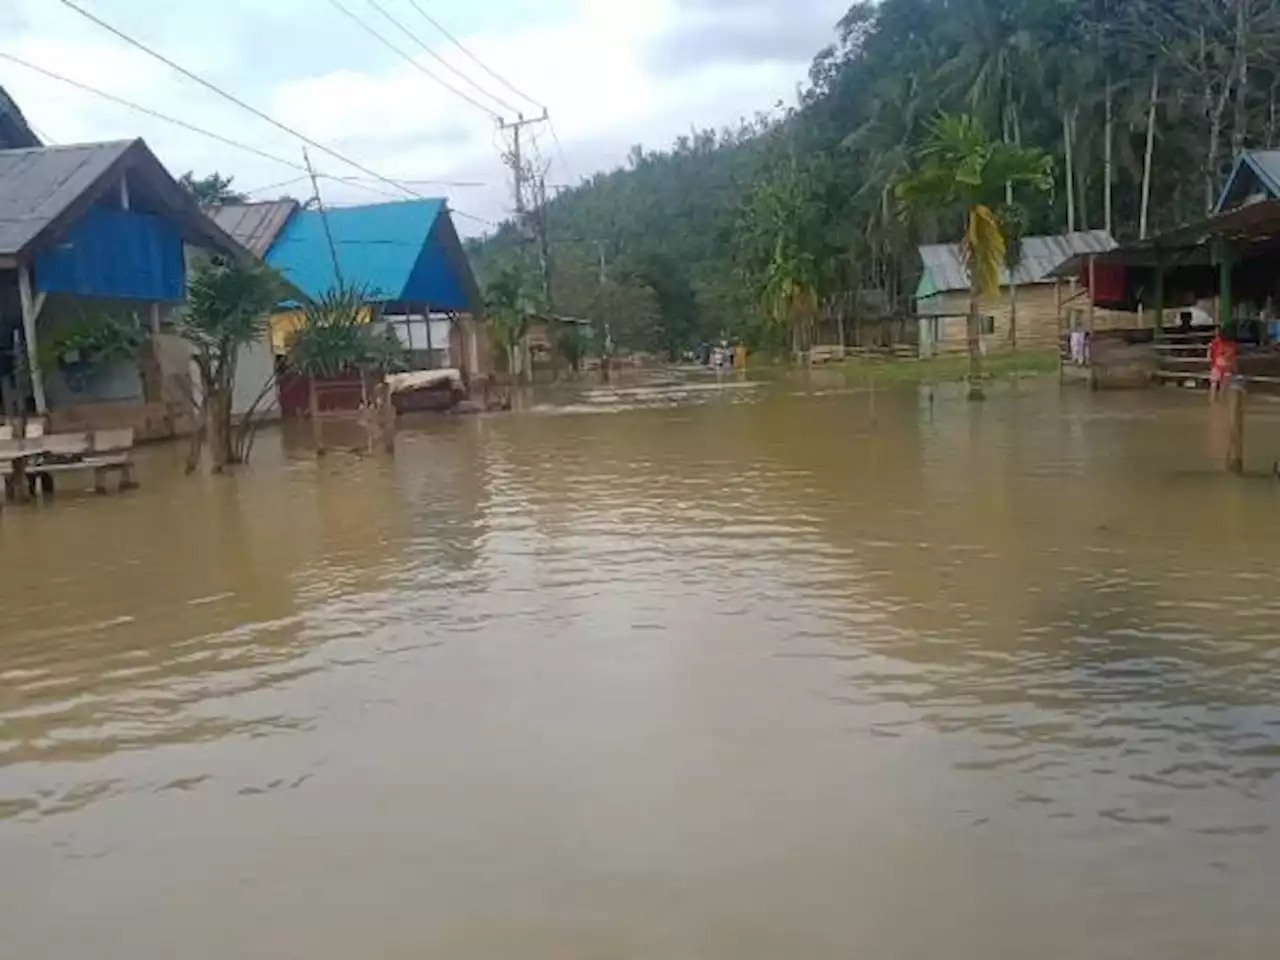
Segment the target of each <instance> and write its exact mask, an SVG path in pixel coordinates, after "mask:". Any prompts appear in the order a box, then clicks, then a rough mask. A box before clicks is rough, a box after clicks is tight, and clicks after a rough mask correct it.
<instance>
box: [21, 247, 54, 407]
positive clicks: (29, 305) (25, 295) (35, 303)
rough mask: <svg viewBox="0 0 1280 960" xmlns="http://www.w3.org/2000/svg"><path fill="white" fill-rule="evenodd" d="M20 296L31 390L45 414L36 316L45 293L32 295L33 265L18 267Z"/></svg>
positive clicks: (37, 405)
mask: <svg viewBox="0 0 1280 960" xmlns="http://www.w3.org/2000/svg"><path fill="white" fill-rule="evenodd" d="M18 296H19V298H20V299H21V301H22V334H23V337H24V339H25V340H26V341H27V365H28V367H29V369H30V373H31V392H32V394H33V395H34V396H35V401H36V413H38V414H39V415H40V416H42V417H43V416H44V415H45V414H47V413H48V412H49V404H48V403H47V402H46V400H45V395H44V372H43V371H42V370H41V369H40V351H39V348H38V345H37V341H36V317H38V316H39V315H40V308H41V307H43V306H44V301H45V295H44V294H43V293H42V294H40V295H39V296H32V293H31V267H30V266H29V265H27V264H23V265H22V266H20V267H18Z"/></svg>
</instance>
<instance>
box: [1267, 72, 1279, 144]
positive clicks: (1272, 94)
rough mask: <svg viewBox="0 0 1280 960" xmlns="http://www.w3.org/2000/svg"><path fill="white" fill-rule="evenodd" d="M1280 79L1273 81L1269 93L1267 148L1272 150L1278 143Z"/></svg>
mask: <svg viewBox="0 0 1280 960" xmlns="http://www.w3.org/2000/svg"><path fill="white" fill-rule="evenodd" d="M1277 83H1280V80H1274V81H1272V83H1271V89H1270V91H1268V94H1267V149H1268V150H1270V149H1271V148H1272V147H1274V146H1275V144H1276V84H1277Z"/></svg>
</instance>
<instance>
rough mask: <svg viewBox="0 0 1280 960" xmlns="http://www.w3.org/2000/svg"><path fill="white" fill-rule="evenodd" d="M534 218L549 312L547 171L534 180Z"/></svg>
mask: <svg viewBox="0 0 1280 960" xmlns="http://www.w3.org/2000/svg"><path fill="white" fill-rule="evenodd" d="M533 201H534V208H533V216H534V221H533V222H534V229H535V230H536V231H537V235H538V261H539V264H540V266H541V267H542V293H543V296H544V298H545V299H546V304H547V311H548V312H550V311H551V309H552V304H551V299H552V298H551V238H550V227H549V224H548V216H549V210H548V208H547V176H546V171H543V172H542V173H540V174H538V175H537V176H536V177H534V180H533Z"/></svg>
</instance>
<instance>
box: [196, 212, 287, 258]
mask: <svg viewBox="0 0 1280 960" xmlns="http://www.w3.org/2000/svg"><path fill="white" fill-rule="evenodd" d="M297 209H298V202H297V201H296V200H272V201H269V202H267V203H243V204H226V205H225V206H216V207H209V208H208V209H207V210H205V213H206V214H207V215H208V216H209V218H210V219H211V220H213V222H214V223H216V224H217V225H218V226H220V227H221V228H222V229H223V230H224V231H225V232H226V233H229V234H230V235H231V236H233V237H235V238H236V240H238V241H239V242H240V244H241V246H243V247H245V248H246V249H248V250H251V251H253V253H254V255H255V256H258V257H263V256H265V255H266V252H267V248H269V247H270V246H271V244H272V242H273V241H274V240H275V239H276V237H277V236H279V234H280V231H281V230H282V229H283V228H284V225H285V224H286V223H288V222H289V218H290V217H291V216H293V213H294V211H296V210H297Z"/></svg>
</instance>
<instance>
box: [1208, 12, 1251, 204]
mask: <svg viewBox="0 0 1280 960" xmlns="http://www.w3.org/2000/svg"><path fill="white" fill-rule="evenodd" d="M1246 6H1247V5H1246V3H1245V2H1244V0H1236V58H1237V60H1238V61H1239V62H1238V65H1237V72H1236V103H1235V117H1234V118H1232V122H1231V148H1232V153H1233V154H1234V155H1235V156H1237V157H1238V156H1240V153H1241V152H1242V151H1243V150H1244V148H1245V141H1246V140H1247V139H1248V132H1249V52H1248V50H1247V48H1246V40H1247V33H1248V26H1249V24H1248V20H1247V18H1246V16H1245V14H1246ZM1215 206H1216V204H1215Z"/></svg>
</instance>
